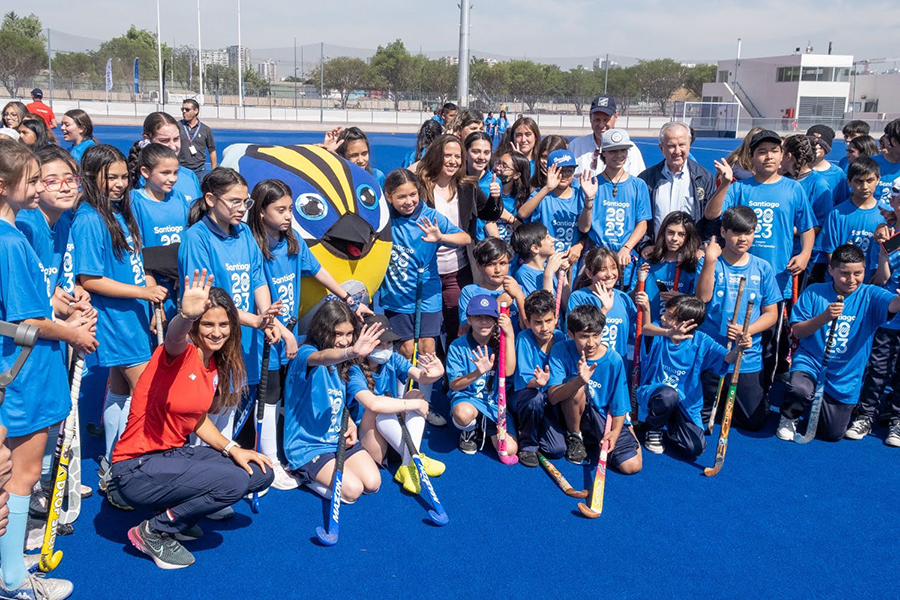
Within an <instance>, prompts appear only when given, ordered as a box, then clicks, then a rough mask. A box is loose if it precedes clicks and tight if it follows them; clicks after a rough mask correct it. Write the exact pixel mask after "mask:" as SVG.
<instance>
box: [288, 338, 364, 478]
mask: <svg viewBox="0 0 900 600" xmlns="http://www.w3.org/2000/svg"><path fill="white" fill-rule="evenodd" d="M314 352H318V348H316V347H315V346H311V345H309V344H303V345H302V346H300V348H299V349H298V350H297V356H296V358H294V360H292V361H291V364H290V366H289V367H288V372H287V376H286V377H285V381H284V454H285V456H286V457H287V459H288V464H289V465H290V467H291V469H299V468H300V467H302V466H303V465H305V464H306V463H308V462H309V461H311V460H312V459H314V458H316V457H317V456H319V455H320V454H325V453H327V452H335V451H337V444H338V440H339V438H340V435H341V413H342V412H343V410H344V403H345V402H346V401H347V385H346V383H345V382H344V380H342V379H341V376H340V375H339V374H338V369H337V366H334V365H332V366H330V367H324V366H318V367H311V366H309V365H308V361H309V357H310V356H311V355H312V354H313V353H314ZM357 443H359V442H357Z"/></svg>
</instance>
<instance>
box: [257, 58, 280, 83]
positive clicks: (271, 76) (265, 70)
mask: <svg viewBox="0 0 900 600" xmlns="http://www.w3.org/2000/svg"><path fill="white" fill-rule="evenodd" d="M256 68H257V69H258V70H259V76H260V77H262V78H263V79H265V80H266V81H268V82H269V83H274V82H276V81H278V65H277V64H276V63H275V61H274V60H272V59H269V60H264V61H263V62H261V63H259V64H258V65H256Z"/></svg>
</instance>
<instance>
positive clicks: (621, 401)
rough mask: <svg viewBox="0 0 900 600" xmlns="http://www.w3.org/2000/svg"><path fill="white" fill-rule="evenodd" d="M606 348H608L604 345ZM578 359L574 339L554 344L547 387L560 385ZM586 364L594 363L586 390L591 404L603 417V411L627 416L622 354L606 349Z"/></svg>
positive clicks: (618, 415)
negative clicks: (594, 366) (598, 356)
mask: <svg viewBox="0 0 900 600" xmlns="http://www.w3.org/2000/svg"><path fill="white" fill-rule="evenodd" d="M607 348H609V347H608V346H607ZM579 360H581V354H579V352H578V350H577V348H576V347H575V342H574V341H572V340H566V341H564V342H562V343H559V344H554V345H553V349H552V350H550V381H548V382H547V386H548V387H549V386H554V385H562V384H564V383H565V382H566V380H568V379H569V378H571V377H572V376H573V375H575V374H576V373H578V361H579ZM587 363H588V365H597V368H596V369H594V374H593V375H591V380H590V381H589V382H588V386H587V392H588V397H589V398H590V402H591V404H593V405H594V408H596V409H597V412H599V413H600V418H601V419H602V420H606V415H607V412H608V413H609V414H611V415H612V416H614V417H621V416H624V415H627V414H628V412H629V411H630V410H631V400H630V399H629V396H628V383H627V381H628V379H627V376H626V375H625V363H624V362H623V361H622V357H621V356H619V355H618V354H617V353H615V352H611V351H610V350H608V349H607V351H606V353H605V354H604V355H603V356H601V357H600V358H598V359H596V360H588V361H587Z"/></svg>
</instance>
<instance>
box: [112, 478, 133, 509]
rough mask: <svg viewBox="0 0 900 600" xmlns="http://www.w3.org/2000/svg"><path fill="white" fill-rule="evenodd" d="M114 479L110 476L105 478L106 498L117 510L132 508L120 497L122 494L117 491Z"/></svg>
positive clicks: (117, 487)
mask: <svg viewBox="0 0 900 600" xmlns="http://www.w3.org/2000/svg"><path fill="white" fill-rule="evenodd" d="M117 481H118V480H116V479H113V478H112V477H111V476H110V477H109V478H108V479H107V482H106V499H107V500H108V501H109V503H110V504H112V505H113V506H114V507H116V508H118V509H119V510H134V507H132V506H131V505H130V504H128V502H127V501H126V500H125V498H123V497H122V494H121V493H120V492H119V486H118V484H117Z"/></svg>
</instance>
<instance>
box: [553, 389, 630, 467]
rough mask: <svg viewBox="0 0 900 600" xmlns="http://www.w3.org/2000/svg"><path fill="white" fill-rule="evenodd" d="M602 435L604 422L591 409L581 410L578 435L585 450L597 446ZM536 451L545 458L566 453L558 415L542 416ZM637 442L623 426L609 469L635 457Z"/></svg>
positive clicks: (564, 433) (564, 438)
mask: <svg viewBox="0 0 900 600" xmlns="http://www.w3.org/2000/svg"><path fill="white" fill-rule="evenodd" d="M604 431H606V421H604V420H603V419H601V418H600V413H599V412H597V409H596V408H594V407H593V406H592V405H590V404H589V405H588V406H587V407H585V410H584V414H583V415H582V416H581V435H582V438H583V439H584V444H585V446H587V447H591V446H599V445H600V440H602V439H603V432H604ZM539 445H540V450H541V452H542V453H543V454H545V455H546V456H547V457H548V458H560V457H561V456H563V454H565V452H566V426H565V423H564V421H563V418H562V411H558V410H557V411H549V410H548V411H547V412H546V413H544V421H543V423H542V426H541V432H540V440H539ZM637 453H638V441H637V438H636V437H634V433H633V431H632V430H631V427H629V426H628V424H627V423H626V424H625V425H624V426H623V427H622V431H621V433H619V437H618V439H617V440H616V447H615V448H613V451H612V453H611V454H610V455H609V460H610V462H611V464H612V465H613V466H618V465H621V464H622V463H623V462H625V461H627V460H630V459H632V458H634V457H635V456H637Z"/></svg>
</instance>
